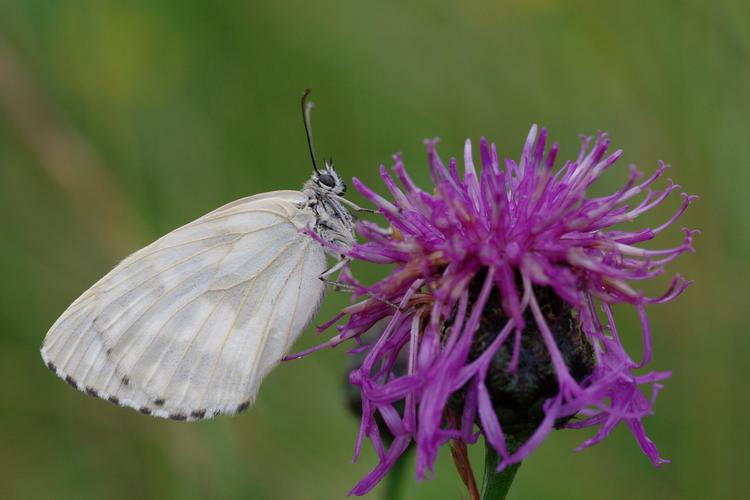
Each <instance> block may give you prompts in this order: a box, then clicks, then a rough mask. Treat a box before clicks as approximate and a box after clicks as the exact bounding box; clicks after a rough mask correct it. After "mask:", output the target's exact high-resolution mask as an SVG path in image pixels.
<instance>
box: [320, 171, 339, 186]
mask: <svg viewBox="0 0 750 500" xmlns="http://www.w3.org/2000/svg"><path fill="white" fill-rule="evenodd" d="M318 184H322V185H323V186H325V187H327V188H331V189H333V188H335V187H336V179H334V178H333V176H332V175H330V174H322V175H320V176H319V177H318Z"/></svg>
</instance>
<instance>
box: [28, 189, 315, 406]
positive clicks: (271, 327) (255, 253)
mask: <svg viewBox="0 0 750 500" xmlns="http://www.w3.org/2000/svg"><path fill="white" fill-rule="evenodd" d="M303 207H304V195H302V193H300V192H296V191H277V192H273V193H266V194H263V195H258V196H254V197H250V198H245V199H242V200H238V201H236V202H233V203H230V204H229V205H226V206H224V207H222V208H220V209H217V210H215V211H213V212H211V213H209V214H207V215H205V216H203V217H201V218H200V219H197V220H196V221H194V222H192V223H190V224H187V225H185V226H183V227H181V228H179V229H177V230H175V231H173V232H171V233H169V234H167V235H165V236H163V237H162V238H160V239H159V240H157V241H155V242H154V243H152V244H151V245H149V246H147V247H145V248H143V249H141V250H139V251H138V252H136V253H134V254H132V255H131V256H129V257H128V258H127V259H125V260H124V261H123V262H121V263H120V264H119V265H118V266H117V267H115V269H113V270H112V271H111V272H110V273H108V274H107V275H106V276H105V277H104V278H102V279H101V280H99V282H97V283H96V284H95V285H94V286H92V287H91V288H90V289H89V290H87V291H86V292H85V293H84V294H83V295H82V296H81V297H80V298H79V299H78V300H76V301H75V302H74V303H73V304H72V305H71V306H70V307H69V308H68V309H67V310H66V311H65V313H63V315H62V316H61V317H60V318H59V319H58V320H57V322H56V323H55V324H54V325H53V326H52V328H51V329H50V331H49V332H48V334H47V337H46V338H45V341H44V344H43V346H42V357H43V358H44V360H45V362H46V363H47V364H48V366H49V367H50V369H52V370H53V371H55V373H57V375H58V376H60V377H61V378H63V379H65V380H66V381H67V382H68V383H70V384H71V385H74V386H75V387H77V388H78V389H80V390H82V391H84V392H87V393H89V394H91V395H94V396H97V397H100V398H103V399H109V400H111V401H113V402H115V403H118V404H120V405H123V406H128V407H131V408H135V409H137V410H139V411H141V412H143V413H147V414H151V415H155V416H159V417H169V418H174V419H177V420H194V419H200V418H210V417H213V416H215V415H219V414H231V413H236V412H237V411H241V410H243V409H244V408H246V407H247V406H248V405H249V404H251V403H252V401H253V400H254V398H255V395H256V393H257V390H258V387H259V385H260V381H261V379H262V378H263V377H264V376H265V375H266V374H267V373H268V371H270V370H271V369H272V368H273V367H274V366H275V365H276V363H278V361H279V360H280V359H281V357H282V356H283V355H284V354H285V353H286V352H287V350H288V349H289V348H290V346H291V344H292V342H294V340H295V339H296V337H297V336H298V335H299V333H300V332H301V331H302V330H303V329H304V328H305V326H306V325H307V324H308V322H309V321H310V320H311V318H312V317H313V316H314V314H315V313H316V312H317V310H318V307H319V305H320V301H321V300H322V297H323V293H324V291H325V289H324V284H323V283H322V282H321V281H320V280H319V279H318V276H319V275H320V274H321V273H322V272H323V271H324V270H325V267H326V263H325V255H324V252H323V249H322V247H321V246H320V245H319V244H318V243H316V242H315V241H314V240H313V239H311V238H309V237H308V236H307V235H305V234H303V233H301V232H300V229H301V228H303V227H305V226H306V225H308V224H310V223H311V222H312V221H313V215H312V213H311V211H310V210H309V209H308V208H303Z"/></svg>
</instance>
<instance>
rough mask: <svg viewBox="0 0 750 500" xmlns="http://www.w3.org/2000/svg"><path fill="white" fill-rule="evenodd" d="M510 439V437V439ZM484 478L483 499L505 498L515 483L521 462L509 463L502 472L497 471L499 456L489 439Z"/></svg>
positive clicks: (499, 499)
mask: <svg viewBox="0 0 750 500" xmlns="http://www.w3.org/2000/svg"><path fill="white" fill-rule="evenodd" d="M509 437H510V436H509ZM508 441H510V439H509V440H508ZM484 446H485V456H484V478H483V479H482V500H503V499H504V498H505V497H506V495H507V494H508V490H510V485H511V484H513V478H515V477H516V472H518V468H519V467H521V464H520V462H519V463H517V464H513V465H509V466H508V467H506V468H505V469H503V470H502V471H501V472H495V470H496V469H497V465H498V463H499V458H500V457H498V455H497V453H496V452H495V450H494V449H493V448H492V446H490V444H489V443H487V441H485V443H484Z"/></svg>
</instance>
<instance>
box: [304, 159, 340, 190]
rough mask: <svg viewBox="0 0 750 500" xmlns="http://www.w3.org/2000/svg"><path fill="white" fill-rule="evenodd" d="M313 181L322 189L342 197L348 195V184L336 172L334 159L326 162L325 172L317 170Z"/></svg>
mask: <svg viewBox="0 0 750 500" xmlns="http://www.w3.org/2000/svg"><path fill="white" fill-rule="evenodd" d="M312 181H313V182H314V183H315V185H316V186H318V187H319V188H320V189H322V190H324V191H327V192H330V193H333V194H335V195H338V196H341V195H343V194H344V193H346V183H345V182H344V179H342V178H341V177H340V176H339V174H338V173H337V172H336V167H335V166H334V164H333V159H331V160H326V162H325V168H324V169H323V170H318V169H315V171H314V172H313V175H312Z"/></svg>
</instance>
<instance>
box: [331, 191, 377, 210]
mask: <svg viewBox="0 0 750 500" xmlns="http://www.w3.org/2000/svg"><path fill="white" fill-rule="evenodd" d="M331 197H332V198H335V199H336V201H338V202H340V203H343V204H344V205H346V206H347V207H349V208H351V209H352V210H354V211H355V212H367V213H368V214H376V213H378V211H377V210H373V209H371V208H364V207H360V206H359V205H357V204H356V203H354V202H352V201H349V200H347V199H346V198H344V197H343V196H336V195H331Z"/></svg>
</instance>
